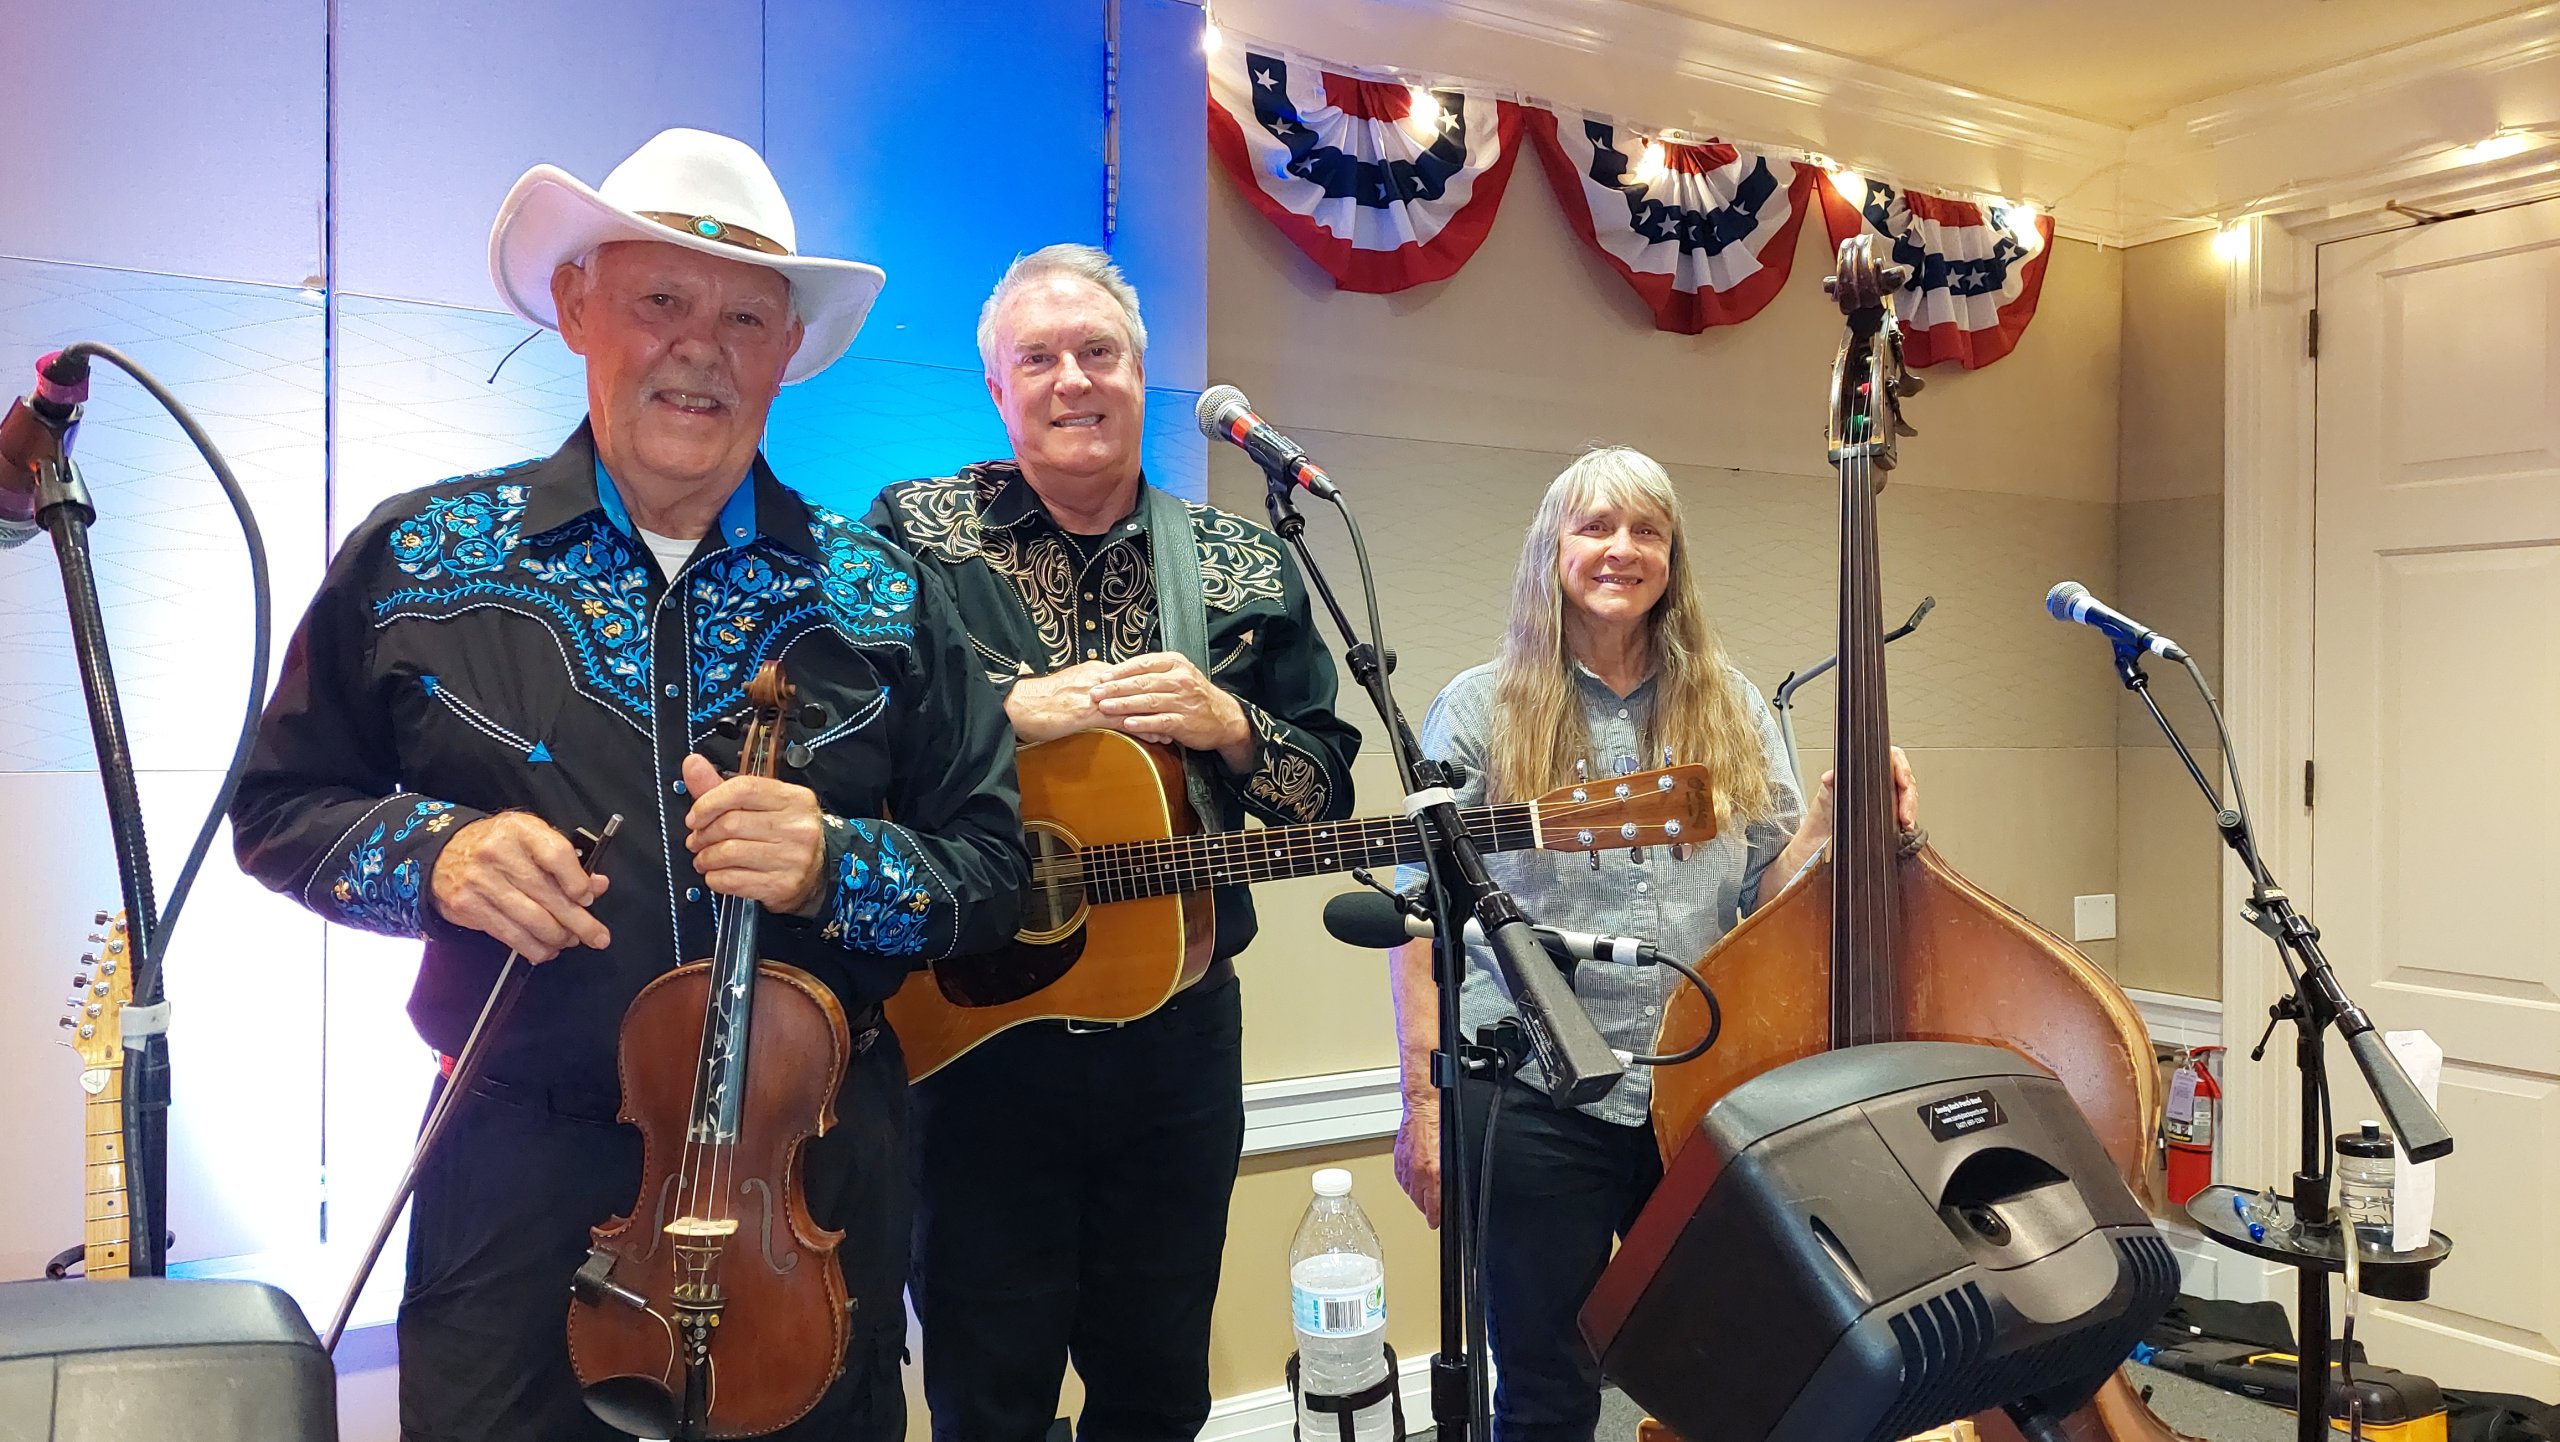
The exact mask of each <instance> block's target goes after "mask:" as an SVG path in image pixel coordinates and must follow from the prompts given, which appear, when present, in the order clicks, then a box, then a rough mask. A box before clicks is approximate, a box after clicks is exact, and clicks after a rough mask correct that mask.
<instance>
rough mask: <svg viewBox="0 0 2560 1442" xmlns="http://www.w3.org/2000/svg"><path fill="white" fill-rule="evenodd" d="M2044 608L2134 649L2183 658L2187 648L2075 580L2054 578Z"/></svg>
mask: <svg viewBox="0 0 2560 1442" xmlns="http://www.w3.org/2000/svg"><path fill="white" fill-rule="evenodd" d="M2044 608H2045V610H2046V611H2048V612H2050V613H2051V614H2052V616H2053V619H2055V620H2057V621H2074V622H2077V623H2079V624H2080V625H2083V626H2094V627H2096V628H2097V629H2098V630H2100V631H2103V632H2105V633H2106V636H2107V639H2108V640H2110V641H2113V642H2115V643H2116V644H2117V645H2119V646H2123V647H2126V648H2129V649H2131V650H2135V651H2148V652H2150V653H2151V654H2152V655H2154V656H2157V657H2159V658H2160V659H2161V660H2163V661H2184V660H2185V659H2187V648H2186V647H2184V646H2181V645H2179V644H2178V643H2177V642H2175V641H2172V640H2170V639H2169V638H2168V637H2166V636H2163V635H2161V634H2160V633H2159V632H2157V631H2154V630H2152V629H2151V628H2150V627H2148V626H2146V625H2144V624H2142V623H2141V622H2140V621H2137V620H2135V619H2133V618H2132V617H2131V616H2128V615H2126V614H2125V613H2124V612H2122V611H2119V610H2117V609H2116V608H2115V607H2113V606H2110V605H2108V604H2107V603H2106V602H2104V601H2101V600H2099V599H2098V598H2097V597H2095V596H2092V595H2090V594H2089V588H2088V587H2086V586H2083V585H2081V584H2080V583H2079V582H2077V581H2057V582H2055V583H2054V587H2053V589H2052V590H2050V591H2047V592H2045V594H2044Z"/></svg>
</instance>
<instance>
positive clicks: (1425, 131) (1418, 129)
mask: <svg viewBox="0 0 2560 1442" xmlns="http://www.w3.org/2000/svg"><path fill="white" fill-rule="evenodd" d="M1404 90H1405V95H1406V97H1407V99H1406V104H1405V112H1404V127H1405V129H1407V130H1410V131H1412V132H1413V133H1414V134H1415V135H1416V136H1418V137H1420V138H1421V139H1422V141H1423V143H1424V144H1426V145H1427V144H1429V143H1431V142H1432V141H1435V140H1438V139H1439V138H1440V97H1439V96H1437V95H1434V94H1432V93H1431V92H1430V91H1428V90H1425V89H1423V88H1422V87H1421V86H1419V85H1408V86H1406V87H1405V88H1404Z"/></svg>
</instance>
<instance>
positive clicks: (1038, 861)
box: [1015, 821, 1085, 944]
mask: <svg viewBox="0 0 2560 1442" xmlns="http://www.w3.org/2000/svg"><path fill="white" fill-rule="evenodd" d="M1022 842H1023V847H1024V849H1025V850H1027V851H1029V852H1030V853H1031V885H1030V887H1029V888H1028V889H1027V890H1026V891H1024V893H1023V897H1022V926H1021V928H1020V930H1018V931H1017V932H1015V936H1016V938H1017V939H1018V940H1021V941H1024V942H1029V943H1034V944H1037V943H1044V942H1052V941H1057V940H1059V939H1061V938H1062V937H1064V936H1065V935H1066V934H1067V933H1068V932H1070V931H1073V930H1074V929H1075V928H1076V927H1077V926H1078V925H1079V924H1080V923H1082V922H1083V920H1084V912H1085V899H1084V869H1083V867H1082V866H1081V865H1080V864H1079V862H1078V858H1077V854H1076V844H1075V840H1074V838H1072V837H1070V836H1068V835H1067V834H1066V833H1064V832H1062V831H1060V830H1059V829H1058V828H1057V827H1056V826H1055V825H1053V824H1051V823H1049V822H1045V821H1034V822H1032V823H1031V825H1030V828H1029V829H1028V830H1027V831H1025V832H1024V833H1023V837H1022Z"/></svg>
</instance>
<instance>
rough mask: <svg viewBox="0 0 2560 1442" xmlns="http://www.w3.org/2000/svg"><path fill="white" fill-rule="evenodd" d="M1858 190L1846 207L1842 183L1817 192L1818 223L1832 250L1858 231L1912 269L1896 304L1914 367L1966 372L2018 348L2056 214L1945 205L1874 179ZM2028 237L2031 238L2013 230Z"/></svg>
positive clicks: (2032, 310) (2038, 290) (2039, 289)
mask: <svg viewBox="0 0 2560 1442" xmlns="http://www.w3.org/2000/svg"><path fill="white" fill-rule="evenodd" d="M1846 184H1848V185H1849V186H1850V187H1851V188H1852V189H1857V188H1860V187H1861V186H1862V185H1863V190H1864V193H1865V203H1864V204H1863V205H1852V204H1851V203H1850V202H1849V201H1848V200H1847V199H1846V198H1845V197H1843V196H1842V195H1841V194H1840V182H1836V181H1835V182H1834V183H1831V184H1826V185H1824V186H1823V187H1822V219H1823V224H1824V225H1825V226H1826V227H1827V228H1828V229H1829V230H1830V232H1831V243H1832V245H1834V246H1837V245H1839V244H1840V242H1842V241H1844V240H1847V239H1848V238H1849V237H1850V236H1853V235H1855V234H1857V233H1858V231H1859V228H1860V227H1862V226H1863V227H1865V228H1867V229H1869V230H1872V231H1874V232H1875V233H1876V234H1878V235H1881V236H1883V237H1885V238H1886V239H1887V240H1888V241H1890V242H1891V243H1892V246H1893V263H1894V264H1896V265H1907V266H1910V267H1911V276H1912V279H1911V284H1910V285H1909V286H1906V287H1905V288H1904V289H1903V290H1902V291H1901V292H1900V293H1899V294H1898V295H1896V296H1895V297H1894V303H1893V308H1894V313H1895V315H1896V316H1897V317H1899V319H1900V320H1901V323H1902V349H1903V356H1904V358H1905V360H1906V361H1907V362H1908V363H1909V364H1911V365H1913V366H1930V365H1936V364H1938V363H1939V362H1941V361H1954V362H1955V363H1956V364H1958V365H1960V366H1962V367H1964V368H1965V369H1966V370H1975V369H1978V368H1980V367H1982V366H1987V365H1989V364H1991V363H1992V362H1993V361H1996V360H1998V359H2000V358H2001V357H2002V356H2004V355H2007V354H2008V353H2009V352H2010V351H2012V350H2014V349H2016V348H2017V344H2018V337H2020V336H2022V335H2024V334H2026V330H2027V322H2029V321H2031V320H2033V319H2035V314H2036V299H2037V297H2038V296H2039V295H2041V294H2042V293H2043V291H2044V266H2045V261H2046V260H2047V259H2048V258H2049V257H2051V255H2052V254H2053V217H2052V216H2050V215H2038V216H2036V218H2035V223H2034V225H2033V226H2031V227H2028V226H2024V225H2023V224H2022V223H2023V221H2024V220H2025V216H2024V215H2023V214H2021V213H2020V212H2019V211H2018V210H2012V209H2009V208H2006V207H2003V206H1999V205H1994V204H1983V205H1976V204H1974V203H1973V202H1971V201H1964V200H1947V199H1943V198H1941V197H1939V196H1935V195H1924V194H1922V193H1921V192H1919V191H1916V190H1901V189H1897V188H1896V187H1894V186H1890V185H1886V184H1884V183H1882V182H1880V181H1873V180H1870V181H1865V182H1863V183H1862V182H1860V181H1858V180H1855V179H1851V180H1848V181H1847V182H1846ZM2022 228H2023V229H2027V230H2030V231H2031V232H2032V234H2033V236H2034V239H2033V240H2032V241H2028V240H2025V239H2022V238H2021V237H2020V235H2019V234H2018V231H2019V229H2022Z"/></svg>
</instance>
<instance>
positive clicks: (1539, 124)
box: [1209, 33, 2053, 370]
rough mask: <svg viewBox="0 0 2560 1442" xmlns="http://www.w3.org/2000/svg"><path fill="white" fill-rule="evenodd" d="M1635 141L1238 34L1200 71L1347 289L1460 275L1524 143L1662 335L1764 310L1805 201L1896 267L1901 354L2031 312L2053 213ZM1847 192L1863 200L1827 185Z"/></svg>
mask: <svg viewBox="0 0 2560 1442" xmlns="http://www.w3.org/2000/svg"><path fill="white" fill-rule="evenodd" d="M1524 130H1525V131H1526V134H1525V135H1524V134H1523V133H1522V132H1523V131H1524ZM1651 143H1653V142H1652V137H1651V136H1650V135H1649V134H1647V133H1643V132H1638V131H1636V130H1634V129H1632V128H1631V127H1629V126H1627V125H1625V124H1623V123H1621V122H1619V121H1617V120H1615V119H1613V118H1612V117H1609V116H1606V115H1601V114H1597V113H1591V112H1584V111H1580V110H1572V109H1564V108H1554V109H1550V108H1548V107H1546V106H1544V105H1543V104H1531V103H1516V102H1514V101H1511V100H1506V99H1503V98H1502V97H1501V96H1500V95H1497V94H1496V93H1494V92H1493V91H1490V90H1487V89H1484V88H1482V87H1479V86H1473V85H1462V84H1456V83H1452V84H1448V85H1443V86H1435V87H1433V88H1432V89H1431V90H1430V91H1429V92H1428V93H1427V95H1426V94H1424V93H1423V92H1419V91H1416V90H1414V89H1412V88H1410V87H1408V86H1406V85H1404V84H1401V83H1394V82H1384V81H1376V80H1364V79H1361V78H1359V76H1357V75H1355V74H1348V73H1344V72H1343V71H1341V70H1339V69H1334V68H1328V67H1327V66H1326V65H1325V64H1324V63H1323V62H1321V61H1317V60H1313V59H1310V58H1308V57H1306V56H1302V55H1292V54H1291V53H1289V52H1287V51H1285V50H1282V49H1280V48H1278V47H1276V46H1272V45H1267V44H1263V43H1261V42H1258V41H1250V40H1244V39H1242V38H1241V37H1238V36H1235V35H1233V34H1232V33H1230V34H1229V35H1227V36H1226V39H1225V43H1223V44H1222V45H1220V46H1219V47H1218V49H1217V50H1216V51H1215V52H1214V54H1213V56H1212V58H1211V61H1210V65H1209V148H1210V150H1211V152H1212V153H1213V154H1215V155H1216V156H1217V157H1218V161H1219V164H1220V165H1221V166H1222V167H1223V168H1224V169H1225V170H1226V172H1227V175H1228V177H1229V178H1230V179H1232V180H1233V181H1234V182H1235V184H1236V187H1237V189H1238V190H1240V191H1241V192H1242V193H1243V194H1244V196H1245V198H1246V200H1247V201H1249V202H1250V203H1251V204H1252V205H1253V207H1254V208H1255V209H1256V210H1259V211H1261V212H1262V214H1263V216H1264V217H1265V218H1266V219H1268V220H1269V221H1270V222H1271V223H1272V224H1273V225H1274V226H1277V227H1278V228H1279V230H1280V232H1281V234H1283V235H1285V236H1287V237H1288V238H1289V240H1290V241H1291V242H1292V243H1293V244H1295V245H1296V246H1297V247H1298V248H1299V249H1300V250H1302V251H1304V252H1305V253H1306V254H1307V256H1308V257H1309V258H1310V259H1312V260H1313V261H1315V263H1316V264H1317V265H1318V266H1320V267H1322V268H1323V269H1324V271H1325V273H1326V274H1328V275H1330V276H1332V277H1333V282H1334V284H1335V286H1336V287H1338V288H1339V289H1342V290H1351V291H1367V292H1372V293H1383V292H1389V291H1398V290H1403V289H1406V288H1407V287H1410V286H1415V285H1421V284H1424V283H1427V282H1431V281H1440V280H1446V279H1448V278H1449V277H1450V276H1452V275H1455V274H1456V273H1457V272H1458V270H1459V268H1460V267H1462V266H1464V265H1465V264H1466V263H1467V261H1468V260H1469V259H1470V258H1471V257H1473V256H1474V254H1475V252H1476V248H1477V247H1478V246H1479V245H1481V244H1482V243H1483V242H1484V238H1485V235H1486V233H1487V232H1488V231H1489V230H1490V229H1491V228H1492V225H1493V215H1494V211H1495V209H1496V208H1497V207H1498V206H1499V204H1500V203H1501V199H1502V193H1503V188H1504V186H1505V185H1506V184H1508V182H1509V178H1510V173H1511V168H1512V166H1513V164H1514V163H1515V162H1516V161H1517V160H1518V158H1519V151H1520V147H1521V146H1522V145H1523V144H1527V145H1530V146H1532V147H1534V148H1535V149H1536V150H1537V152H1538V162H1539V165H1540V166H1541V168H1543V169H1544V170H1545V171H1546V172H1547V179H1548V181H1549V182H1550V183H1551V184H1552V185H1553V186H1554V188H1555V194H1556V199H1557V202H1558V203H1559V204H1560V205H1561V206H1562V207H1563V209H1564V213H1565V218H1566V220H1567V221H1569V222H1570V223H1571V224H1572V226H1573V228H1574V231H1575V233H1576V234H1578V235H1580V236H1581V237H1582V239H1583V242H1584V243H1585V244H1587V245H1589V246H1590V247H1591V248H1592V249H1593V250H1596V251H1598V252H1599V253H1600V257H1601V259H1602V260H1604V261H1606V262H1607V263H1608V264H1609V266H1610V268H1611V269H1613V270H1615V271H1617V272H1618V274H1619V275H1620V276H1621V277H1623V278H1624V279H1625V280H1626V282H1627V284H1628V285H1629V286H1631V287H1633V288H1634V289H1635V292H1636V294H1637V296H1638V297H1639V298H1641V299H1642V300H1643V302H1644V305H1645V308H1646V309H1647V310H1649V311H1651V312H1652V313H1653V324H1654V328H1655V329H1657V330H1664V331H1671V332H1674V333H1676V334H1681V335H1696V334H1698V333H1699V332H1701V331H1704V330H1706V329H1707V328H1708V327H1710V326H1723V325H1736V324H1739V323H1741V322H1743V321H1746V320H1749V319H1750V318H1751V317H1753V316H1755V315H1758V314H1759V313H1760V312H1761V311H1762V310H1763V309H1765V308H1766V307H1767V306H1768V304H1769V302H1770V300H1771V299H1773V298H1774V297H1775V296H1776V295H1777V293H1778V292H1779V290H1780V289H1782V288H1783V287H1784V286H1785V285H1786V284H1787V277H1788V274H1789V273H1790V272H1791V271H1792V270H1793V268H1794V261H1795V252H1796V246H1797V244H1798V241H1799V238H1800V237H1799V233H1800V232H1801V231H1802V230H1803V229H1804V220H1805V216H1806V215H1807V214H1809V213H1810V212H1811V211H1812V210H1813V208H1814V206H1815V205H1816V204H1817V203H1819V205H1820V206H1821V208H1822V212H1823V224H1824V228H1825V229H1826V230H1827V231H1829V233H1830V236H1831V244H1832V248H1833V249H1835V250H1836V249H1837V248H1838V245H1839V243H1840V242H1841V241H1843V240H1845V239H1847V238H1848V237H1849V236H1851V235H1853V234H1856V233H1857V232H1858V230H1859V229H1860V228H1861V227H1865V228H1867V229H1871V230H1873V231H1874V232H1875V233H1876V234H1878V235H1880V236H1882V237H1884V238H1885V240H1886V241H1887V243H1888V244H1889V245H1890V246H1891V248H1892V252H1893V260H1894V261H1895V262H1896V263H1899V264H1904V265H1908V266H1910V267H1911V269H1912V273H1913V277H1914V278H1913V281H1912V284H1911V286H1910V287H1909V288H1907V289H1906V290H1904V291H1903V292H1902V293H1901V295H1899V296H1898V297H1897V298H1896V302H1895V313H1896V315H1897V318H1898V319H1899V322H1900V324H1901V326H1902V332H1903V350H1904V357H1905V361H1906V363H1907V364H1909V365H1912V366H1914V367H1919V366H1930V365H1939V364H1944V363H1947V362H1953V363H1955V364H1956V365H1959V366H1962V367H1964V368H1965V369H1967V370H1973V369H1978V368H1980V367H1982V366H1986V365H1989V364H1991V363H1992V362H1993V361H1996V360H1998V359H2000V358H2001V357H2002V356H2005V355H2007V354H2008V353H2009V352H2010V351H2012V350H2014V349H2016V347H2017V344H2018V340H2019V337H2021V336H2022V335H2024V334H2025V333H2026V329H2027V324H2028V322H2030V321H2032V320H2033V319H2034V318H2035V312H2036V302H2037V300H2038V298H2039V297H2040V296H2041V295H2042V293H2043V289H2044V268H2045V264H2046V262H2047V261H2048V260H2050V259H2051V257H2052V250H2053V218H2052V217H2051V216H2049V215H2040V214H2036V213H2035V212H2034V210H2033V208H2032V207H2024V206H2011V205H2009V204H2007V203H2005V202H2001V201H1997V200H1983V201H1980V202H1975V201H1967V200H1956V199H1951V198H1948V197H1944V196H1937V195H1929V194H1924V193H1922V192H1919V191H1913V190H1905V189H1902V188H1900V187H1897V186H1895V185H1892V184H1888V183H1881V182H1875V181H1867V180H1861V179H1859V178H1857V177H1855V176H1846V177H1838V176H1835V177H1834V178H1826V177H1825V175H1824V173H1823V170H1822V168H1821V167H1822V166H1826V165H1828V164H1829V163H1830V162H1828V161H1826V160H1823V159H1822V157H1820V156H1806V155H1804V154H1803V153H1802V152H1796V151H1789V150H1760V149H1754V148H1751V147H1749V146H1742V145H1735V144H1728V143H1726V142H1724V141H1720V140H1708V141H1705V142H1703V143H1697V144H1691V143H1685V142H1673V141H1660V142H1658V144H1659V146H1660V150H1659V153H1658V155H1657V154H1654V153H1652V151H1651ZM1843 184H1845V185H1848V186H1851V187H1852V188H1853V189H1854V191H1855V193H1856V195H1857V196H1859V197H1860V199H1859V200H1856V201H1852V200H1848V199H1844V198H1842V196H1841V194H1840V190H1839V187H1840V186H1841V185H1843ZM2030 216H2033V220H2032V222H2030V220H2029V217H2030ZM1829 269H1830V267H1829V265H1828V264H1827V263H1826V264H1825V265H1824V267H1823V271H1824V273H1826V274H1827V273H1828V271H1829Z"/></svg>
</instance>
